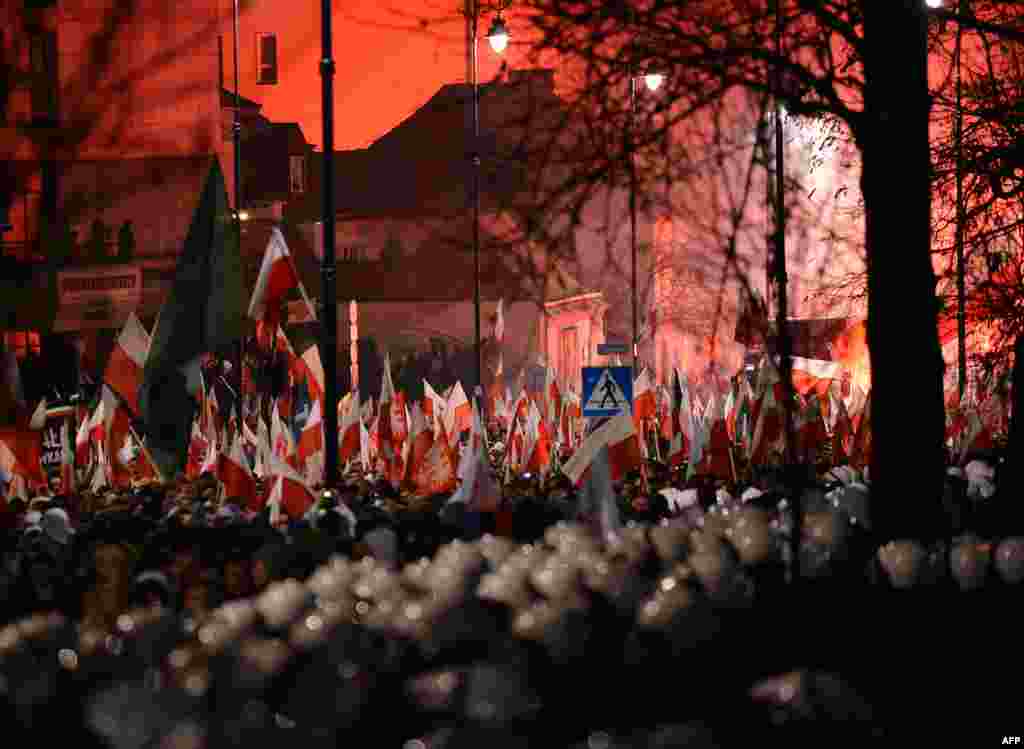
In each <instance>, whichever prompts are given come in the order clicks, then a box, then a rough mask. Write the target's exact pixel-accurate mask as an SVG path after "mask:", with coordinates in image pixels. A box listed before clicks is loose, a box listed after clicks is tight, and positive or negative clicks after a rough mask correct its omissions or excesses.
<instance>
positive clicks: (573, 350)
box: [558, 327, 580, 382]
mask: <svg viewBox="0 0 1024 749" xmlns="http://www.w3.org/2000/svg"><path fill="white" fill-rule="evenodd" d="M560 344H561V345H560V347H559V348H560V351H559V357H558V376H559V379H561V381H562V382H574V381H575V379H576V377H575V375H576V373H577V372H579V371H580V344H579V333H578V331H577V329H576V328H575V327H572V328H562V331H561V336H560Z"/></svg>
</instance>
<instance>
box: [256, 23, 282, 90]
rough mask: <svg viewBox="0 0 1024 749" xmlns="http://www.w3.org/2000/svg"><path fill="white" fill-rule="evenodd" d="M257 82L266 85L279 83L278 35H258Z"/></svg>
mask: <svg viewBox="0 0 1024 749" xmlns="http://www.w3.org/2000/svg"><path fill="white" fill-rule="evenodd" d="M256 42H257V44H256V49H257V60H256V65H257V67H256V82H257V83H262V84H264V85H273V84H275V83H277V35H276V34H257V35H256Z"/></svg>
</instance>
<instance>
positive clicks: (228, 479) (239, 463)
mask: <svg viewBox="0 0 1024 749" xmlns="http://www.w3.org/2000/svg"><path fill="white" fill-rule="evenodd" d="M217 478H219V479H220V481H221V483H222V484H223V485H224V496H225V497H238V498H240V499H241V500H242V505H243V506H244V507H246V508H247V509H250V510H252V509H256V510H258V509H259V508H258V501H257V493H256V477H255V476H253V475H252V472H251V471H250V470H249V463H248V461H246V459H245V455H244V454H243V453H242V443H241V441H240V440H235V443H234V444H233V445H232V446H231V449H230V450H229V451H227V452H223V453H221V454H220V458H219V464H218V466H217Z"/></svg>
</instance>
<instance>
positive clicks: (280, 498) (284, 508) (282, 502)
mask: <svg viewBox="0 0 1024 749" xmlns="http://www.w3.org/2000/svg"><path fill="white" fill-rule="evenodd" d="M270 474H271V476H272V477H273V479H272V481H271V485H270V491H269V492H268V494H267V499H266V505H267V506H269V507H270V524H271V525H272V526H275V525H277V524H278V523H279V522H281V521H282V520H283V519H284V517H283V516H287V517H288V518H289V519H291V520H300V519H301V518H302V517H303V516H304V515H305V514H306V513H307V512H309V509H310V508H311V507H312V506H313V505H314V504H315V503H316V497H315V496H314V495H313V490H312V489H311V488H310V487H309V485H308V484H307V483H306V481H305V479H303V478H302V476H300V475H299V474H298V473H297V472H296V471H295V470H294V469H293V468H292V467H291V466H289V465H288V464H287V463H282V462H281V461H278V460H275V461H273V463H272V466H271V469H270ZM260 509H262V508H260Z"/></svg>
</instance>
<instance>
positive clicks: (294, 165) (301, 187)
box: [288, 156, 306, 194]
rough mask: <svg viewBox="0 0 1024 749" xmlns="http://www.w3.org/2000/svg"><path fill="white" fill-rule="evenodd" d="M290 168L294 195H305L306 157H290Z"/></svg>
mask: <svg viewBox="0 0 1024 749" xmlns="http://www.w3.org/2000/svg"><path fill="white" fill-rule="evenodd" d="M288 167H289V168H288V175H289V185H290V186H291V192H292V193H293V194H299V193H304V192H305V191H306V157H305V156H289V157H288Z"/></svg>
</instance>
